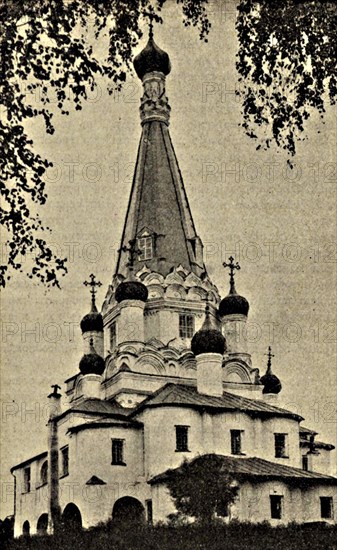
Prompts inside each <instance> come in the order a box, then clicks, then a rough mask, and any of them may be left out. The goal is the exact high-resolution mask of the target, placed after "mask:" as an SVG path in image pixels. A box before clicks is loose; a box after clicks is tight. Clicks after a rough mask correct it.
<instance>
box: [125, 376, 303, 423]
mask: <svg viewBox="0 0 337 550" xmlns="http://www.w3.org/2000/svg"><path fill="white" fill-rule="evenodd" d="M160 406H181V407H191V408H197V409H209V410H210V409H211V410H214V411H216V410H218V411H242V412H245V413H246V414H248V415H250V416H252V417H265V418H267V417H271V416H282V417H286V418H292V419H294V420H297V421H301V420H303V418H302V417H301V416H299V415H298V414H296V413H293V412H291V411H288V410H286V409H281V408H278V407H274V406H273V405H270V404H269V403H266V402H264V401H258V400H256V399H249V398H247V397H241V396H239V395H234V394H232V393H228V392H224V394H223V396H221V397H212V396H209V395H203V394H201V393H199V392H198V391H197V389H196V387H194V386H187V385H179V384H173V383H169V384H166V385H165V386H163V387H162V388H160V389H159V390H157V391H156V392H154V393H153V394H152V395H150V396H149V397H148V398H147V399H145V400H144V401H142V403H140V404H139V405H138V407H136V409H135V411H134V412H133V413H132V414H133V415H135V414H137V413H139V412H140V411H142V410H143V409H144V408H145V407H160Z"/></svg>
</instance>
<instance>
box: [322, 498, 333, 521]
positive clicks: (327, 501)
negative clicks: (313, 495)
mask: <svg viewBox="0 0 337 550" xmlns="http://www.w3.org/2000/svg"><path fill="white" fill-rule="evenodd" d="M320 501H321V518H322V519H333V502H332V497H320Z"/></svg>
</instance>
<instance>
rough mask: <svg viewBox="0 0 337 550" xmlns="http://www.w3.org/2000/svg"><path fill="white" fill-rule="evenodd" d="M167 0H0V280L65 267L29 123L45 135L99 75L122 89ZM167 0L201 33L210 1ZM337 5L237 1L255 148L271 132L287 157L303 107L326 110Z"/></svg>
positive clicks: (49, 278) (48, 276) (47, 279)
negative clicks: (0, 238) (53, 236)
mask: <svg viewBox="0 0 337 550" xmlns="http://www.w3.org/2000/svg"><path fill="white" fill-rule="evenodd" d="M167 1H168V0H153V1H151V0H104V1H103V0H29V1H28V0H26V1H23V2H22V1H21V0H0V32H1V42H0V55H1V70H0V109H1V120H0V171H1V175H2V180H1V194H2V207H1V210H0V213H1V224H2V226H3V228H4V233H5V238H6V249H5V259H6V261H4V263H3V265H1V266H0V285H1V286H5V285H6V282H7V281H8V280H9V279H10V277H11V273H12V271H13V270H19V271H25V272H26V273H27V275H28V276H29V277H30V278H34V279H37V280H38V281H40V282H42V283H43V284H45V285H46V286H47V287H50V286H59V280H60V276H61V275H64V274H65V273H66V271H67V267H66V259H65V258H60V257H58V256H57V254H56V253H55V252H54V251H53V250H52V247H51V245H50V243H48V241H47V240H46V237H45V234H46V232H47V233H48V232H49V231H50V229H49V228H48V227H47V226H46V225H45V224H44V223H43V220H42V219H41V217H40V215H39V214H40V211H41V207H42V206H43V205H44V204H45V203H46V199H47V190H46V186H45V179H46V171H47V169H48V168H49V167H51V166H52V162H51V161H50V160H48V159H45V158H42V156H41V155H40V154H39V153H38V152H37V151H36V150H35V147H34V143H33V140H32V139H31V138H30V137H29V134H28V131H27V122H28V121H29V120H30V119H38V120H42V121H43V124H44V126H45V129H46V132H47V134H53V133H54V131H55V126H54V124H53V116H54V115H55V112H60V113H62V114H63V115H68V114H69V109H70V108H71V107H72V106H74V108H75V110H80V109H81V106H82V104H83V101H85V100H86V98H87V94H88V92H92V91H94V90H95V88H96V86H97V79H98V78H100V77H104V78H105V79H106V81H107V87H108V89H109V92H112V91H113V90H114V89H119V88H120V87H121V86H122V85H123V82H125V80H126V73H127V71H129V70H130V68H131V60H132V56H133V51H134V48H135V47H136V46H137V44H138V42H139V39H140V38H141V36H142V31H141V27H142V26H143V23H144V21H146V19H148V18H149V17H152V18H153V19H154V20H155V21H157V22H159V23H160V22H162V19H161V11H162V8H163V6H164V4H165V3H166V2H167ZM176 3H177V4H178V6H179V7H180V9H181V13H182V16H183V22H184V25H185V26H187V27H188V26H191V25H192V26H194V27H196V28H197V29H198V31H199V37H200V39H202V40H205V41H207V35H208V33H209V30H210V22H209V19H208V17H207V4H208V2H207V0H176ZM336 6H337V3H336V1H330V2H328V1H327V0H304V1H301V2H300V1H298V0H284V1H282V2H279V0H261V1H260V2H254V0H239V1H238V19H237V24H236V26H237V32H238V38H239V52H238V61H237V69H238V72H239V75H240V85H241V89H240V90H239V91H238V93H239V94H240V96H241V98H242V105H243V120H244V121H243V127H244V129H245V131H246V132H247V134H248V135H249V136H250V137H252V138H253V139H259V141H260V143H259V144H258V145H257V148H260V147H261V146H263V147H265V148H268V147H269V146H270V143H271V141H272V140H275V141H276V143H277V145H278V146H280V147H283V148H284V149H286V150H287V151H288V152H289V153H290V154H292V155H294V154H295V143H296V140H297V139H299V136H300V134H301V133H302V132H303V130H304V123H305V121H306V120H307V119H308V118H309V117H310V114H311V112H312V109H317V110H318V112H319V113H320V114H321V115H322V116H323V113H324V111H325V104H326V102H327V101H330V103H331V104H334V102H335V98H336V63H335V61H336V56H337V40H336V28H337V7H336ZM225 55H226V54H225V53H224V56H225ZM325 90H328V92H327V93H325ZM326 96H328V97H326ZM34 98H35V101H34ZM258 136H259V138H258ZM6 256H7V258H6ZM28 256H29V257H30V260H31V261H27V257H28Z"/></svg>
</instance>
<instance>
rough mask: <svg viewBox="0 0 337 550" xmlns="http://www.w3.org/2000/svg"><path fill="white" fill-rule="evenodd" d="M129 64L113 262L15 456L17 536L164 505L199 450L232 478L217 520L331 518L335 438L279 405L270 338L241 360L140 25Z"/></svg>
mask: <svg viewBox="0 0 337 550" xmlns="http://www.w3.org/2000/svg"><path fill="white" fill-rule="evenodd" d="M134 67H135V70H136V73H137V75H138V77H139V78H140V79H141V80H142V83H143V87H144V93H143V97H142V98H141V106H140V115H141V125H142V134H141V138H140V144H139V149H138V155H137V160H136V165H135V171H134V177H133V183H132V189H131V195H130V200H129V205H128V209H127V213H126V218H125V225H124V230H123V234H122V238H121V246H120V250H119V257H118V260H117V265H116V271H115V275H114V276H113V279H112V282H111V285H109V288H108V289H107V292H106V297H105V300H104V303H103V306H102V309H101V311H100V312H99V311H98V310H97V307H96V304H95V294H96V287H97V286H100V283H99V282H97V281H96V280H95V277H94V276H93V275H91V277H90V281H88V282H87V283H86V284H87V285H90V287H91V298H92V305H91V311H90V312H89V313H88V314H87V315H85V317H84V318H83V319H82V321H81V329H82V332H83V341H84V355H83V357H82V359H81V361H80V363H79V367H77V369H76V370H77V372H76V373H75V374H74V376H72V377H71V378H69V379H68V380H66V382H65V384H66V389H65V391H63V392H62V393H63V396H62V397H61V395H60V393H59V392H58V389H59V388H58V386H55V387H54V391H53V392H52V393H51V394H50V396H49V398H50V400H49V403H50V411H51V414H50V420H49V423H48V430H49V446H48V448H47V449H46V450H45V451H44V452H42V453H40V454H38V455H37V456H33V457H31V458H28V459H27V460H26V461H24V462H22V463H21V464H17V465H16V466H14V467H13V468H12V469H11V472H12V474H13V475H14V477H15V480H16V491H15V506H14V507H15V536H19V535H21V534H26V535H28V534H35V533H45V532H53V530H54V529H55V526H56V524H57V522H59V521H61V520H62V521H64V522H72V523H73V524H78V525H82V526H83V527H90V526H93V525H95V524H97V523H99V522H101V521H107V520H109V519H111V518H112V519H116V518H121V517H125V516H127V517H131V516H132V517H134V518H136V517H138V518H139V519H142V520H144V521H147V522H149V523H152V522H154V523H155V522H158V521H165V520H167V517H168V515H169V514H171V513H173V512H174V505H173V501H172V500H171V497H170V494H169V492H168V489H167V487H166V484H165V481H166V480H167V476H170V475H175V472H177V471H179V470H178V469H179V467H180V465H181V463H182V461H183V460H184V459H185V458H187V459H189V460H193V459H196V458H197V457H199V456H200V455H210V454H216V455H218V456H220V457H221V459H222V461H223V467H224V470H228V471H229V472H231V474H232V476H233V478H234V479H235V483H237V486H238V487H239V492H238V495H237V498H236V500H235V502H234V503H233V504H232V505H231V506H230V507H228V509H227V510H225V511H223V512H222V515H223V518H224V521H230V520H231V519H232V518H237V519H239V520H244V521H251V522H261V521H264V520H267V521H269V522H270V523H271V524H272V525H278V524H286V523H288V522H291V521H297V522H300V523H302V522H314V521H324V522H329V523H335V522H336V516H337V478H335V477H332V473H333V465H332V463H331V459H330V456H331V451H332V450H333V449H334V447H333V445H330V444H327V443H323V442H319V441H317V440H316V435H317V434H316V433H315V432H314V431H313V430H310V429H308V428H306V427H304V426H303V425H302V421H303V418H302V417H301V416H299V415H298V414H295V413H293V412H291V411H288V410H285V409H283V408H280V407H278V405H277V399H278V394H279V392H280V391H281V389H282V386H281V382H280V380H279V378H277V376H276V375H275V374H273V372H272V365H271V362H272V353H271V350H269V354H268V359H266V372H265V373H262V374H263V376H262V375H261V377H260V372H259V369H258V368H256V367H254V365H252V360H251V356H250V353H249V350H248V349H246V346H245V339H244V338H242V334H243V332H244V330H245V327H246V323H247V322H248V310H249V304H248V301H247V300H246V299H245V298H244V297H242V296H240V295H239V294H238V293H237V291H236V288H235V281H234V274H235V270H236V269H239V265H238V264H237V263H236V262H235V261H234V259H233V258H229V259H228V262H227V263H225V264H224V265H225V267H226V268H228V272H229V276H230V277H229V280H230V287H229V293H228V295H227V296H225V297H224V298H222V299H221V297H220V296H219V293H218V290H217V287H216V286H215V284H214V282H213V281H211V280H210V278H209V276H208V274H207V267H206V266H205V264H204V261H203V245H202V241H201V239H200V237H199V236H198V234H197V232H196V229H195V226H194V222H193V218H192V214H191V210H190V208H189V203H188V199H187V195H186V191H185V188H184V184H183V180H182V174H181V172H180V170H179V165H178V161H177V158H176V155H175V151H174V149H173V145H172V142H171V138H170V134H169V117H170V106H169V104H168V99H167V96H166V94H165V78H166V76H167V75H168V74H169V72H170V60H169V57H168V55H167V54H166V53H165V52H163V51H162V50H161V49H160V48H159V47H158V46H157V45H156V44H155V42H154V40H153V36H152V31H150V37H149V41H148V44H147V46H146V47H145V49H144V50H143V51H142V52H141V53H140V54H139V55H138V56H137V57H136V58H135V60H134ZM65 394H66V395H65Z"/></svg>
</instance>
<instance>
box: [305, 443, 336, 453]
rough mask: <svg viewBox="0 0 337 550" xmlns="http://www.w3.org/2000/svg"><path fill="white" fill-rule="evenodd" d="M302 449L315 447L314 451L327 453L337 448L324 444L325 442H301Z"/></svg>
mask: <svg viewBox="0 0 337 550" xmlns="http://www.w3.org/2000/svg"><path fill="white" fill-rule="evenodd" d="M300 446H301V447H309V448H310V447H312V446H313V447H314V449H325V450H326V451H333V450H334V449H335V448H336V447H335V446H334V445H332V444H331V443H324V442H323V441H314V442H313V443H311V442H310V441H300Z"/></svg>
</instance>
